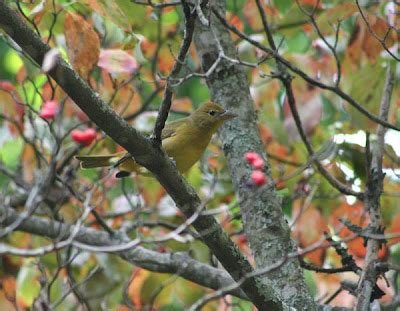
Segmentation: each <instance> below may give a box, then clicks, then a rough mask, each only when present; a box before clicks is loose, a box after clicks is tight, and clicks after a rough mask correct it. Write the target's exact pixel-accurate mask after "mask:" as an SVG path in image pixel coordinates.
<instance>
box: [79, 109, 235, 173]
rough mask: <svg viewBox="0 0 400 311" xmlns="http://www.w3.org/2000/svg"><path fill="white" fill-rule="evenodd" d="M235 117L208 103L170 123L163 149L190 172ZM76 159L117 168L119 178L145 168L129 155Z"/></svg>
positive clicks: (84, 163) (86, 164)
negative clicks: (220, 128)
mask: <svg viewBox="0 0 400 311" xmlns="http://www.w3.org/2000/svg"><path fill="white" fill-rule="evenodd" d="M236 116H237V115H236V114H235V113H232V112H230V111H227V110H225V109H224V108H222V107H221V106H219V105H217V104H215V103H213V102H206V103H204V104H202V105H201V106H200V107H199V108H198V109H197V110H195V111H194V112H193V113H192V114H191V115H190V116H189V117H186V118H183V119H180V120H176V121H173V122H170V123H167V124H166V125H165V127H164V129H163V130H162V134H161V139H162V146H163V148H164V150H165V152H166V153H167V154H168V156H169V157H170V158H172V159H173V161H174V162H175V164H176V167H177V169H178V171H179V172H181V173H182V174H183V173H185V172H187V171H188V170H189V169H190V168H191V167H192V166H193V165H194V164H195V163H196V162H197V161H198V160H199V159H200V157H201V155H202V154H203V152H204V150H205V149H206V148H207V146H208V144H209V143H210V140H211V137H212V135H213V134H214V133H215V132H216V131H217V130H218V128H219V127H220V126H221V125H222V124H223V123H224V122H225V121H226V120H229V119H232V118H235V117H236ZM76 158H77V159H78V160H80V161H81V168H96V167H108V166H112V167H116V168H118V173H117V175H116V177H117V178H122V177H126V176H129V175H130V173H131V172H137V173H143V168H141V167H140V166H139V165H138V164H137V163H136V162H135V160H134V159H133V157H132V156H131V155H130V154H129V153H127V152H120V153H114V154H108V155H88V156H76Z"/></svg>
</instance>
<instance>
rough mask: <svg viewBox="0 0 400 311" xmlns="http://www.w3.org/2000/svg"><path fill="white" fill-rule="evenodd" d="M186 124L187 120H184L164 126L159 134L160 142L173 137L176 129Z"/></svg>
mask: <svg viewBox="0 0 400 311" xmlns="http://www.w3.org/2000/svg"><path fill="white" fill-rule="evenodd" d="M186 122H187V120H186V118H185V119H180V120H176V121H172V122H170V123H167V124H165V127H164V128H163V130H162V133H161V140H163V139H166V138H170V137H173V136H175V135H176V132H177V130H178V128H179V127H181V126H183V125H185V124H186Z"/></svg>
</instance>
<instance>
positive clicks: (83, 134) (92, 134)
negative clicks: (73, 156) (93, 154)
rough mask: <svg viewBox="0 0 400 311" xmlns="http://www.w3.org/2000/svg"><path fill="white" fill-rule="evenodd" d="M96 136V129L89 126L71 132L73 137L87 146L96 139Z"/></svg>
mask: <svg viewBox="0 0 400 311" xmlns="http://www.w3.org/2000/svg"><path fill="white" fill-rule="evenodd" d="M96 136H97V135H96V131H95V130H94V129H92V128H88V129H86V130H84V131H81V130H73V131H72V132H71V137H72V139H73V140H74V141H76V142H77V143H80V144H82V145H85V146H89V145H90V144H91V143H92V142H93V141H94V140H95V139H96Z"/></svg>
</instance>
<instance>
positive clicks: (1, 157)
mask: <svg viewBox="0 0 400 311" xmlns="http://www.w3.org/2000/svg"><path fill="white" fill-rule="evenodd" d="M23 147H24V142H23V140H22V138H21V137H18V138H16V139H13V140H9V141H7V142H6V143H4V144H3V145H2V146H1V147H0V161H1V162H3V163H4V165H5V166H6V167H7V168H9V169H11V170H15V169H16V168H17V166H18V165H19V163H20V156H21V153H22V149H23Z"/></svg>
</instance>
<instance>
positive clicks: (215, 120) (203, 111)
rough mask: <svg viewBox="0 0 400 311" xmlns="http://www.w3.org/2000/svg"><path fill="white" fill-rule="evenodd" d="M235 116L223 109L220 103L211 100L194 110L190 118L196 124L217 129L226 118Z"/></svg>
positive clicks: (203, 127)
mask: <svg viewBox="0 0 400 311" xmlns="http://www.w3.org/2000/svg"><path fill="white" fill-rule="evenodd" d="M235 117H237V114H235V113H233V112H230V111H228V110H225V109H224V108H222V107H221V106H220V105H218V104H216V103H213V102H206V103H204V104H202V105H201V106H200V107H199V108H197V110H195V111H194V112H193V113H192V115H191V118H192V120H193V122H194V123H195V124H196V126H198V127H200V128H202V129H207V130H214V131H215V130H217V129H218V128H219V127H220V126H221V125H222V124H223V123H224V122H225V121H226V120H229V119H233V118H235Z"/></svg>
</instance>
